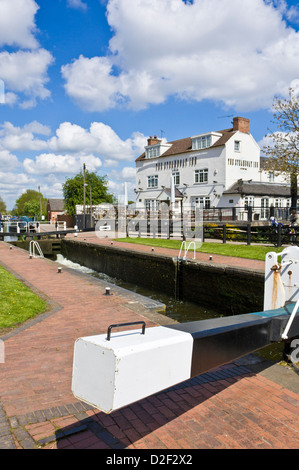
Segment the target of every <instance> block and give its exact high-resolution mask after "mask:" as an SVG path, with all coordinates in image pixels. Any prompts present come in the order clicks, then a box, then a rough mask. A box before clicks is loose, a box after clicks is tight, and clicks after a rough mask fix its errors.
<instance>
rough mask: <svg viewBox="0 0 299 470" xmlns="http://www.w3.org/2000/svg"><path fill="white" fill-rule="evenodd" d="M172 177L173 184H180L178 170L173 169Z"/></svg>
mask: <svg viewBox="0 0 299 470" xmlns="http://www.w3.org/2000/svg"><path fill="white" fill-rule="evenodd" d="M172 177H173V182H174V184H176V185H178V184H180V172H179V171H175V172H174V173H172Z"/></svg>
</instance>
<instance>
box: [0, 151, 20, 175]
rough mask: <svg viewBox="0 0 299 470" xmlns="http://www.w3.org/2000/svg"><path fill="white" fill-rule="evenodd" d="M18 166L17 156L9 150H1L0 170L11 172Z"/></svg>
mask: <svg viewBox="0 0 299 470" xmlns="http://www.w3.org/2000/svg"><path fill="white" fill-rule="evenodd" d="M18 166H19V161H18V159H17V157H16V156H15V155H12V154H11V153H10V152H9V151H8V150H0V168H5V169H6V170H7V171H10V170H15V169H16V168H17V167H18Z"/></svg>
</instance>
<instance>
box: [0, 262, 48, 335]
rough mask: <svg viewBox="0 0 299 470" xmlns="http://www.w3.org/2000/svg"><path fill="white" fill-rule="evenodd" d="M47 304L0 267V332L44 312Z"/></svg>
mask: <svg viewBox="0 0 299 470" xmlns="http://www.w3.org/2000/svg"><path fill="white" fill-rule="evenodd" d="M46 309H47V303H46V302H45V301H44V300H42V299H41V298H40V297H38V296H37V295H36V294H34V293H33V292H32V291H31V290H30V289H29V288H28V287H27V286H25V285H24V284H23V283H22V282H21V281H19V280H18V279H16V278H15V277H14V276H13V275H12V274H11V273H9V272H8V271H6V270H5V269H4V268H3V267H2V266H0V331H1V330H2V332H3V330H5V329H10V328H14V327H16V326H19V325H21V324H22V323H24V322H25V321H26V320H28V319H30V318H34V317H35V316H36V315H38V314H40V313H43V312H45V311H46Z"/></svg>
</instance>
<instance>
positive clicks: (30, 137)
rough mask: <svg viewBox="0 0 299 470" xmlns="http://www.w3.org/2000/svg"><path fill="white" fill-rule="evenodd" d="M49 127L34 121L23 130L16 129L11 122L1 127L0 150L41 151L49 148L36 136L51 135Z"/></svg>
mask: <svg viewBox="0 0 299 470" xmlns="http://www.w3.org/2000/svg"><path fill="white" fill-rule="evenodd" d="M49 132H50V129H49V128H48V127H47V126H44V125H42V124H40V123H39V122H37V121H33V122H31V123H29V124H26V125H25V126H24V127H23V128H21V127H16V126H14V125H13V124H11V123H10V122H5V123H4V124H2V125H0V149H1V148H5V149H8V150H13V151H17V150H19V151H27V150H41V149H45V148H47V147H48V143H47V142H46V141H44V140H42V139H36V138H35V137H34V134H44V135H47V134H49Z"/></svg>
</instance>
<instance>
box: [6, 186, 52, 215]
mask: <svg viewBox="0 0 299 470" xmlns="http://www.w3.org/2000/svg"><path fill="white" fill-rule="evenodd" d="M40 203H41V206H42V214H43V215H46V213H47V199H46V198H44V197H43V195H42V194H41V193H39V192H38V191H35V190H34V189H27V191H26V192H25V193H23V194H22V195H21V196H20V197H19V198H18V199H17V200H16V205H15V208H14V211H13V212H14V214H15V215H17V216H21V215H27V216H29V217H32V216H34V215H40ZM34 208H35V209H34Z"/></svg>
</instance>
